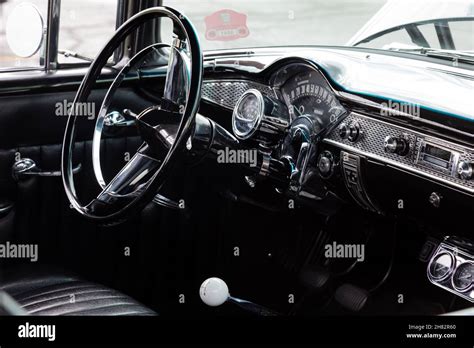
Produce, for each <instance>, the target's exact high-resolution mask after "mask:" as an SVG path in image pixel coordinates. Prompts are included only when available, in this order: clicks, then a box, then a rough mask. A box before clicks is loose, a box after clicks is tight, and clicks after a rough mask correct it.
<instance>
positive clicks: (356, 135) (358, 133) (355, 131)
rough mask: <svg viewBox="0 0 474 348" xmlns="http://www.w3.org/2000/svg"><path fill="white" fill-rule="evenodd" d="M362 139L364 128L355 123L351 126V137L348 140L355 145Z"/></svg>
mask: <svg viewBox="0 0 474 348" xmlns="http://www.w3.org/2000/svg"><path fill="white" fill-rule="evenodd" d="M361 137H362V128H361V126H360V124H359V123H358V122H354V123H352V124H351V125H350V126H349V136H348V137H347V139H348V140H349V141H350V142H351V143H355V142H356V141H357V140H359V139H360V138H361Z"/></svg>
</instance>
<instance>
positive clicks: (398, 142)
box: [383, 135, 410, 156]
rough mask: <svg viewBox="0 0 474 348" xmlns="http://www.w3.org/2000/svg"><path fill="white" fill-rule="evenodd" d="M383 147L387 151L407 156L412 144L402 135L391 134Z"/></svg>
mask: <svg viewBox="0 0 474 348" xmlns="http://www.w3.org/2000/svg"><path fill="white" fill-rule="evenodd" d="M383 149H384V150H385V152H387V153H394V154H397V155H399V156H406V155H407V154H408V151H409V150H410V144H409V143H408V141H407V140H406V139H404V138H402V137H393V136H390V135H389V136H387V137H386V138H385V139H384V144H383Z"/></svg>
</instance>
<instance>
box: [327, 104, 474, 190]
mask: <svg viewBox="0 0 474 348" xmlns="http://www.w3.org/2000/svg"><path fill="white" fill-rule="evenodd" d="M351 118H359V119H362V120H366V122H374V123H378V124H382V125H384V126H385V127H389V128H392V130H395V131H396V132H398V133H400V134H406V133H408V134H409V135H411V136H412V137H417V136H418V137H428V138H429V139H430V140H432V139H436V140H438V139H437V138H435V137H432V136H427V135H426V134H423V133H421V132H419V131H415V130H412V129H409V128H405V127H401V126H398V125H394V124H391V123H388V122H385V121H382V120H379V119H375V118H372V117H369V116H366V115H363V114H359V113H356V112H351V113H350V114H349V116H348V118H347V119H348V120H349V119H351ZM368 136H370V132H369V131H366V132H365V138H364V139H366V138H367V137H368ZM323 142H324V143H326V144H330V145H333V146H336V147H338V148H340V149H342V150H344V151H350V152H352V153H355V154H359V155H363V156H365V157H367V158H371V159H374V160H377V161H380V162H382V163H385V164H388V165H391V166H393V167H396V168H399V169H402V170H405V171H408V172H411V173H414V174H417V175H420V176H423V177H426V178H428V179H430V180H433V181H435V182H440V183H443V184H444V185H447V186H451V187H455V188H457V189H459V190H461V191H465V192H468V193H470V194H474V181H472V180H471V181H465V184H462V183H461V182H462V181H463V180H461V179H459V180H457V181H460V182H456V181H454V180H453V179H449V178H448V177H447V175H443V174H441V173H434V172H433V173H431V172H432V171H431V170H429V169H428V168H425V167H420V168H417V167H416V166H415V165H416V162H415V161H414V160H413V165H410V164H409V163H402V159H403V160H404V161H405V162H408V160H407V158H409V156H407V157H402V158H401V159H399V160H397V157H398V156H397V155H393V154H390V155H389V154H386V155H385V156H381V155H379V154H377V153H375V152H376V151H378V152H382V151H383V149H382V144H380V149H375V148H374V149H370V148H369V150H367V149H362V148H361V145H358V144H359V143H357V142H356V143H351V144H348V143H346V142H345V140H340V139H338V138H337V131H336V130H334V131H333V132H331V133H330V134H329V135H328V137H326V138H325V139H324V140H323ZM437 144H438V145H441V146H445V147H447V148H449V149H453V150H455V151H460V149H462V150H463V151H465V152H467V153H469V154H470V155H471V159H474V158H473V156H474V149H473V148H468V147H466V146H463V145H459V144H455V143H452V142H449V141H446V140H444V139H443V140H441V139H439V143H438V142H437ZM411 151H413V148H411ZM389 156H390V157H392V158H390V157H389ZM410 156H413V154H411V155H410ZM445 176H446V177H445Z"/></svg>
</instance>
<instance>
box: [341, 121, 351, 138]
mask: <svg viewBox="0 0 474 348" xmlns="http://www.w3.org/2000/svg"><path fill="white" fill-rule="evenodd" d="M349 133H350V130H349V126H348V125H347V123H344V122H343V123H341V124H340V126H339V136H340V137H341V139H347V137H348V136H349Z"/></svg>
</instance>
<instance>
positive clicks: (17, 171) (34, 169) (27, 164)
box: [12, 158, 82, 180]
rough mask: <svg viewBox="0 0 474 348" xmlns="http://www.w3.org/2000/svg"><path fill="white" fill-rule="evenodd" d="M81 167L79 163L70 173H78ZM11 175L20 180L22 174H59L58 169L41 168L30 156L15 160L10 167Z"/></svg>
mask: <svg viewBox="0 0 474 348" xmlns="http://www.w3.org/2000/svg"><path fill="white" fill-rule="evenodd" d="M81 169H82V164H81V163H79V164H78V165H77V167H75V168H73V170H72V173H73V174H76V173H79V172H80V171H81ZM12 175H13V178H14V179H15V180H20V178H21V177H22V176H24V175H31V176H49V177H51V176H61V171H60V170H54V171H51V170H41V169H40V168H39V167H38V166H37V165H36V162H35V161H33V160H32V159H31V158H22V159H20V160H18V161H16V162H15V163H14V164H13V167H12Z"/></svg>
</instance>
